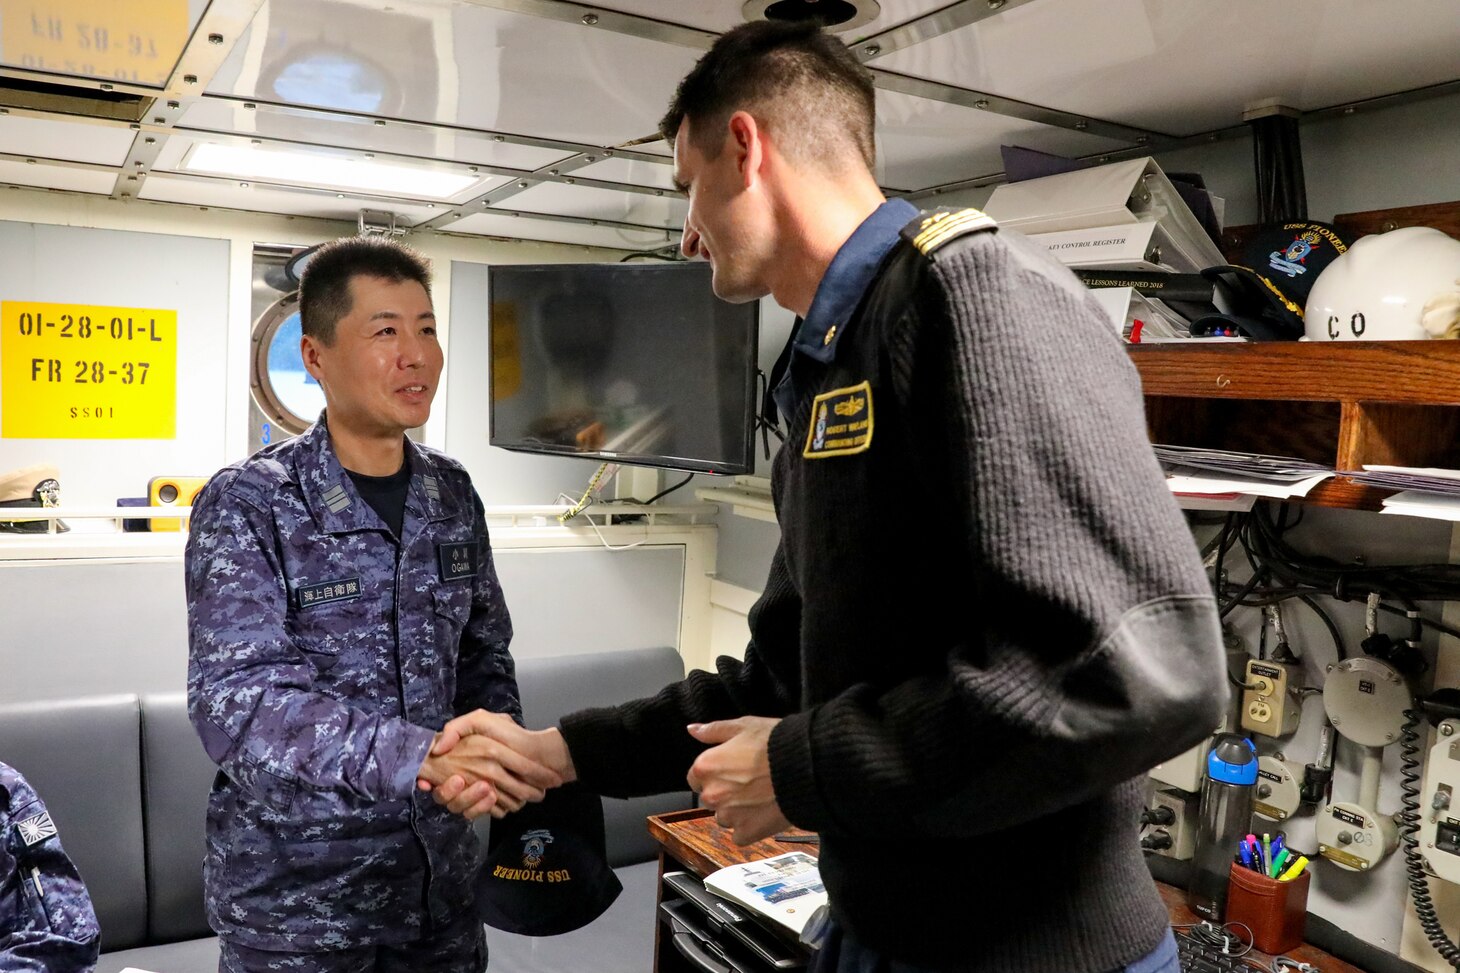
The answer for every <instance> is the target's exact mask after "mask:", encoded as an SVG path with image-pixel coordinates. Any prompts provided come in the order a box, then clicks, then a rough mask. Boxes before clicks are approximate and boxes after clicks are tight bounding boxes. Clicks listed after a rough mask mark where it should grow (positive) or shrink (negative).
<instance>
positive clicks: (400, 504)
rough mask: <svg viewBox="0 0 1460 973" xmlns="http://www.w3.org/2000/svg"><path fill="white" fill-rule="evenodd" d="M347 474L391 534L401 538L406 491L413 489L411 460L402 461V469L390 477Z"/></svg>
mask: <svg viewBox="0 0 1460 973" xmlns="http://www.w3.org/2000/svg"><path fill="white" fill-rule="evenodd" d="M345 472H346V473H348V474H350V479H352V480H354V481H355V489H356V490H359V491H360V496H362V497H364V498H365V502H366V503H368V504H370V507H371V509H372V510H374V511H375V512H376V513H377V514H379V515H380V519H381V520H383V521H385V526H387V527H389V528H390V532H391V533H392V534H394V535H395V536H396V537H397V538H399V537H400V535H401V529H402V528H403V527H404V526H405V519H406V491H407V490H409V489H410V487H411V463H410V459H409V458H405V459H402V460H401V464H400V469H399V470H396V471H395V472H394V473H392V474H391V475H390V476H366V475H365V474H364V473H356V472H355V471H354V470H346V471H345Z"/></svg>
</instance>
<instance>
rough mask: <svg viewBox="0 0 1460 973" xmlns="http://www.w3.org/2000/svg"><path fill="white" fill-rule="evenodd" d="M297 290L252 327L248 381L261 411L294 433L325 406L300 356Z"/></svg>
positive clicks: (306, 426) (280, 426) (304, 427)
mask: <svg viewBox="0 0 1460 973" xmlns="http://www.w3.org/2000/svg"><path fill="white" fill-rule="evenodd" d="M300 334H301V332H300V324H299V292H298V291H295V292H294V293H292V294H288V295H285V296H284V297H281V298H279V300H277V301H275V302H274V304H273V305H272V306H271V307H270V308H269V309H268V310H267V311H265V312H264V313H263V314H261V315H259V320H258V323H257V324H255V325H254V329H253V375H252V377H251V382H250V384H251V385H252V388H253V396H254V401H255V402H257V403H258V407H259V409H260V411H262V412H263V413H264V415H265V416H267V417H268V419H269V421H270V422H273V423H274V424H275V425H277V426H279V428H281V429H283V430H285V431H286V432H289V433H292V434H294V435H296V436H297V435H299V434H300V433H302V432H304V430H306V429H308V428H309V427H310V425H311V424H312V423H313V422H314V420H316V419H318V418H319V414H320V412H321V411H322V410H323V409H324V389H322V388H320V386H319V383H318V382H316V381H315V380H314V378H313V376H311V375H310V374H309V373H308V372H307V371H305V370H304V359H302V358H301V357H300V356H299V337H300Z"/></svg>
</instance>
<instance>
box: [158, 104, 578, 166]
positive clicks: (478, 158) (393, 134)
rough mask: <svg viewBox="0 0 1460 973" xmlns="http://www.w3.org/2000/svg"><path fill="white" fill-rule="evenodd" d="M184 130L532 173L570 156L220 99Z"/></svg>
mask: <svg viewBox="0 0 1460 973" xmlns="http://www.w3.org/2000/svg"><path fill="white" fill-rule="evenodd" d="M179 128H183V129H189V128H192V129H206V130H209V131H213V132H234V133H237V134H240V135H252V136H257V137H259V138H264V139H281V140H284V141H289V142H313V143H318V144H322V145H339V146H346V147H349V148H357V149H367V150H369V151H374V152H393V153H396V154H397V155H413V156H418V157H421V158H426V159H445V160H448V161H455V162H469V163H475V164H478V165H488V166H505V167H507V168H509V169H525V170H528V171H531V170H533V169H540V168H542V167H543V166H546V165H550V164H551V163H554V162H559V161H561V160H563V159H566V158H568V156H569V155H570V154H571V153H569V152H565V151H562V150H559V149H543V148H538V147H536V146H530V145H512V144H511V143H508V142H497V141H495V140H494V139H493V138H492V136H490V135H480V134H475V133H471V132H461V131H453V130H450V129H443V128H433V127H432V126H430V125H424V124H413V123H409V122H395V123H391V124H387V125H384V126H381V125H376V124H374V122H373V121H372V120H371V119H369V118H355V117H351V116H349V115H340V114H335V113H325V112H320V111H310V110H307V109H294V108H287V107H282V106H273V105H259V106H258V107H257V108H253V109H249V108H244V107H243V105H242V104H240V103H238V102H233V101H219V100H216V99H204V100H202V101H198V102H194V103H193V104H192V105H191V106H190V107H189V108H188V110H187V111H186V112H185V113H184V114H183V118H182V121H181V122H180V123H179Z"/></svg>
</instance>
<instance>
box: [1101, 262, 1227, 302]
mask: <svg viewBox="0 0 1460 973" xmlns="http://www.w3.org/2000/svg"><path fill="white" fill-rule="evenodd" d="M1075 276H1076V277H1078V278H1080V280H1082V281H1084V283H1085V286H1086V287H1090V288H1095V287H1133V288H1135V289H1136V290H1137V291H1139V292H1140V293H1141V294H1143V295H1145V296H1146V297H1157V298H1160V299H1161V300H1163V301H1206V302H1208V303H1210V302H1211V301H1212V299H1213V297H1214V294H1215V291H1216V285H1215V284H1213V283H1212V281H1211V279H1210V278H1207V277H1203V276H1202V275H1201V274H1177V273H1167V272H1164V271H1157V270H1095V269H1091V268H1084V267H1082V268H1078V269H1076V270H1075Z"/></svg>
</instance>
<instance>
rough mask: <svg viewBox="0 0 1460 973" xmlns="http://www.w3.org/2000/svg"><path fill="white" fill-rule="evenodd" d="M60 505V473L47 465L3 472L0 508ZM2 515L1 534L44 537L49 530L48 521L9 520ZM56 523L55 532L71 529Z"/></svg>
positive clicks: (0, 476)
mask: <svg viewBox="0 0 1460 973" xmlns="http://www.w3.org/2000/svg"><path fill="white" fill-rule="evenodd" d="M60 505H61V474H60V473H59V472H58V471H57V470H56V468H55V467H54V466H49V465H46V464H44V463H42V464H39V465H36V466H26V467H23V468H21V469H18V470H11V471H10V472H9V473H0V507H58V506H60ZM4 516H5V515H4V514H0V532H4V533H10V534H44V533H46V532H47V531H49V530H50V527H49V524H48V522H47V521H45V520H6V519H3V518H4ZM69 529H70V528H68V527H67V526H66V525H65V523H63V522H62V521H59V520H58V521H56V530H58V531H63V530H69Z"/></svg>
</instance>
